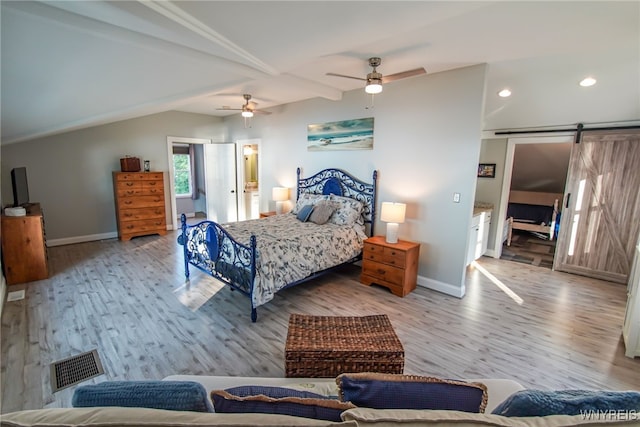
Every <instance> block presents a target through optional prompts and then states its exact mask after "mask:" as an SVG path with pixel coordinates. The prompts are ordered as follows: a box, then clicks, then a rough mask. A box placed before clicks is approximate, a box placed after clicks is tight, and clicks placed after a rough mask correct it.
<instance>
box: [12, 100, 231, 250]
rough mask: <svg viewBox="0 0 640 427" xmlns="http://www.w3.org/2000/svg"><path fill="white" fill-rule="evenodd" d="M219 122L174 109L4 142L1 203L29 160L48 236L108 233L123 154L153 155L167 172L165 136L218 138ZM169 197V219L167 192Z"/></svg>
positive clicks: (155, 165)
mask: <svg viewBox="0 0 640 427" xmlns="http://www.w3.org/2000/svg"><path fill="white" fill-rule="evenodd" d="M221 123H222V120H221V119H220V118H217V117H211V116H207V115H202V114H192V113H180V112H175V111H173V112H167V113H160V114H154V115H150V116H146V117H141V118H138V119H131V120H125V121H121V122H116V123H111V124H108V125H102V126H96V127H92V128H87V129H82V130H77V131H73V132H68V133H65V134H60V135H55V136H50V137H45V138H39V139H35V140H32V141H28V142H22V143H17V144H10V145H3V146H2V171H1V178H2V197H3V200H2V201H3V205H6V204H10V203H12V196H11V195H12V191H11V178H10V171H11V169H12V168H14V167H18V166H26V168H27V179H28V182H29V195H30V198H31V201H36V202H40V203H41V205H42V208H43V209H44V215H45V221H46V231H47V240H48V241H55V240H62V241H65V239H71V240H72V241H73V240H83V238H86V239H91V238H93V237H96V236H105V237H108V236H110V235H113V234H114V233H115V232H116V216H115V204H114V198H113V183H112V173H111V172H112V171H119V170H120V158H121V157H124V156H125V155H131V156H138V157H140V159H141V160H143V159H146V160H150V161H151V170H153V171H162V172H168V170H169V169H168V168H169V166H168V160H167V159H168V156H167V136H183V137H191V138H213V137H218V138H219V135H220V134H221V132H222V130H221V128H222V125H221ZM165 185H168V179H166V182H165ZM166 202H167V206H166V210H167V223H169V224H170V223H171V219H170V212H171V209H170V207H171V204H170V200H169V199H168V193H167V200H166ZM83 236H84V237H83Z"/></svg>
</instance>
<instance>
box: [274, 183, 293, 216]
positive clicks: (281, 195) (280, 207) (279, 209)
mask: <svg viewBox="0 0 640 427" xmlns="http://www.w3.org/2000/svg"><path fill="white" fill-rule="evenodd" d="M271 198H272V199H273V200H275V201H276V214H278V215H279V214H282V213H284V202H285V201H286V200H289V189H288V188H287V187H273V190H271Z"/></svg>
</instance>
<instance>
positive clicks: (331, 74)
mask: <svg viewBox="0 0 640 427" xmlns="http://www.w3.org/2000/svg"><path fill="white" fill-rule="evenodd" d="M327 76H335V77H344V78H346V79H354V80H362V81H365V82H366V81H367V79H363V78H362V77H353V76H345V75H344V74H336V73H327Z"/></svg>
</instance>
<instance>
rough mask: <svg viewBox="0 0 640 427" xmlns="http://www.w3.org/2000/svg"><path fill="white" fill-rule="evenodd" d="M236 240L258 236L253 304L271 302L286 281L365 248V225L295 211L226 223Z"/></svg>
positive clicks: (247, 240) (246, 243)
mask: <svg viewBox="0 0 640 427" xmlns="http://www.w3.org/2000/svg"><path fill="white" fill-rule="evenodd" d="M223 227H224V229H225V230H226V231H227V232H229V234H231V236H233V238H234V239H235V240H237V241H238V242H239V243H242V244H244V245H248V244H249V238H250V237H251V235H252V234H253V235H255V236H256V241H257V260H256V278H255V282H254V290H253V304H254V307H258V306H260V305H262V304H265V303H266V302H268V301H271V300H272V299H273V297H274V295H275V294H276V292H278V291H279V290H280V289H282V288H283V287H285V286H286V285H287V284H289V283H292V282H295V281H297V280H301V279H304V278H305V277H307V276H309V275H310V274H313V273H315V272H317V271H321V270H324V269H326V268H330V267H333V266H336V265H338V264H341V263H343V262H346V261H348V260H350V259H352V258H354V257H355V256H357V255H358V254H360V252H361V251H362V247H363V241H364V239H365V238H366V235H365V233H364V231H363V227H362V225H357V224H354V225H336V224H330V223H327V224H323V225H317V224H314V223H312V222H301V221H299V220H298V219H296V216H295V215H293V214H282V215H274V216H271V217H267V218H262V219H254V220H248V221H241V222H236V223H229V224H224V226H223Z"/></svg>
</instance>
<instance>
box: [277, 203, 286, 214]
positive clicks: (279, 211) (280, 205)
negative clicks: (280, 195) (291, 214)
mask: <svg viewBox="0 0 640 427" xmlns="http://www.w3.org/2000/svg"><path fill="white" fill-rule="evenodd" d="M283 213H284V202H276V215H280V214H283Z"/></svg>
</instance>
